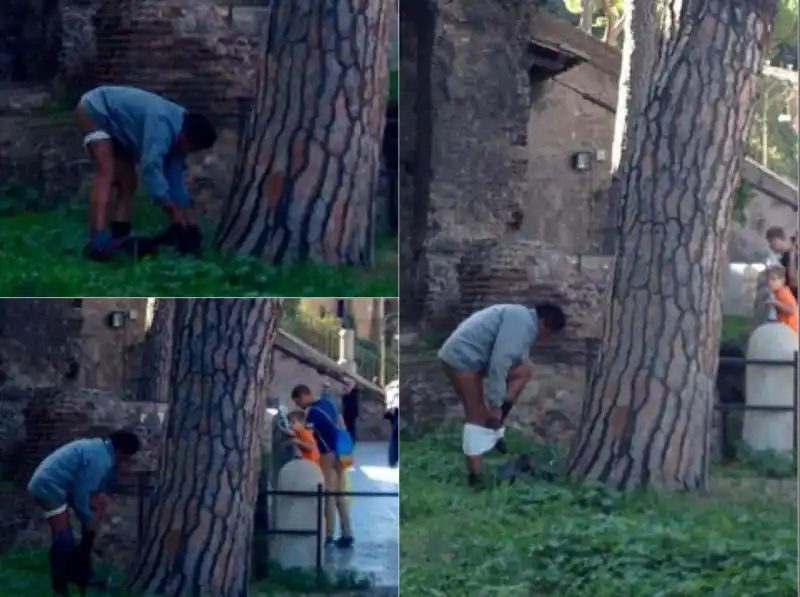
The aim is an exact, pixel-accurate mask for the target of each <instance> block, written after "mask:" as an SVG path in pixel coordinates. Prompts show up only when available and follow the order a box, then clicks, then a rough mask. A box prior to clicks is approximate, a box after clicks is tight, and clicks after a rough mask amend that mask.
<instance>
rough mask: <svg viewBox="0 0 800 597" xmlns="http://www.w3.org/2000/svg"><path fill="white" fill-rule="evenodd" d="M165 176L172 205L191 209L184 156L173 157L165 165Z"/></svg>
mask: <svg viewBox="0 0 800 597" xmlns="http://www.w3.org/2000/svg"><path fill="white" fill-rule="evenodd" d="M164 176H165V177H166V179H167V184H168V185H169V191H168V193H169V198H170V203H171V204H172V205H175V206H178V207H184V208H185V207H189V203H190V202H191V197H190V196H189V188H188V187H187V186H186V161H185V160H184V158H183V157H182V156H176V155H172V156H169V157H168V158H167V161H166V163H165V164H164Z"/></svg>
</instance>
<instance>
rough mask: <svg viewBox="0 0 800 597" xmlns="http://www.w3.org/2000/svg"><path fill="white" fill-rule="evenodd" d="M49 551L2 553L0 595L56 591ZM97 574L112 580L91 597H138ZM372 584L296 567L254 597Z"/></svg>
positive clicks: (102, 570)
mask: <svg viewBox="0 0 800 597" xmlns="http://www.w3.org/2000/svg"><path fill="white" fill-rule="evenodd" d="M47 561H48V556H47V552H46V551H45V550H35V549H34V550H14V551H9V552H6V553H4V554H0V597H20V596H25V597H46V596H48V595H51V594H52V590H51V589H50V576H49V574H50V573H49V569H48V564H47ZM96 575H97V577H98V578H103V579H105V580H106V581H107V583H108V586H109V588H108V590H103V591H101V590H98V589H89V590H88V591H87V595H88V597H134V595H133V594H132V593H130V592H129V591H126V590H125V589H123V588H119V587H123V586H124V585H125V578H124V575H122V574H120V572H119V571H117V570H114V569H113V568H109V567H102V566H97V569H96ZM368 588H369V583H368V582H366V581H364V580H361V579H356V578H348V577H342V578H340V579H334V580H329V581H327V580H324V579H323V580H319V579H317V578H316V576H315V575H314V574H310V573H307V572H298V571H293V570H274V571H273V572H272V574H271V576H270V580H269V581H264V582H259V583H255V584H254V585H253V587H252V595H253V597H261V596H266V595H288V594H293V593H300V594H304V595H309V596H310V595H335V594H337V593H339V594H340V593H344V592H347V593H348V594H353V593H359V592H362V591H365V590H367V589H368ZM72 591H73V593H72V594H77V591H76V590H75V589H74V587H73V588H72Z"/></svg>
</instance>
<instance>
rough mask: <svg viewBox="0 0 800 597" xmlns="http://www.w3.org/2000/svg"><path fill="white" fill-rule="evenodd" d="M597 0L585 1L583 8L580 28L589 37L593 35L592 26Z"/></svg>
mask: <svg viewBox="0 0 800 597" xmlns="http://www.w3.org/2000/svg"><path fill="white" fill-rule="evenodd" d="M596 2H597V0H583V4H582V6H581V8H582V9H583V10H582V11H581V20H580V22H579V23H578V27H580V29H581V30H582V31H584V32H586V33H588V34H589V35H591V34H592V25H593V24H594V8H595V3H596Z"/></svg>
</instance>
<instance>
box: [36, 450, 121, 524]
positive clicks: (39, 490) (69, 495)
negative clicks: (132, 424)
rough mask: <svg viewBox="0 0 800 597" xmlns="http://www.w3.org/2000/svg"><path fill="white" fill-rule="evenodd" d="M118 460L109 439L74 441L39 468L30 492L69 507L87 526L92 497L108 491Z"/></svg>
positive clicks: (56, 452) (40, 497)
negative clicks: (94, 494)
mask: <svg viewBox="0 0 800 597" xmlns="http://www.w3.org/2000/svg"><path fill="white" fill-rule="evenodd" d="M115 460H116V458H115V456H114V447H113V446H112V445H111V442H110V441H109V440H108V439H107V438H91V439H78V440H75V441H73V442H70V443H68V444H65V445H63V446H61V447H60V448H58V449H57V450H56V451H55V452H53V453H52V454H50V455H49V456H48V457H47V458H45V459H44V460H43V461H42V462H41V463H40V464H39V466H38V467H36V470H35V471H34V472H33V476H32V477H31V480H30V482H29V483H28V491H29V492H30V493H31V494H32V495H33V496H34V497H37V498H39V499H40V500H43V501H46V502H52V503H53V504H54V505H61V504H69V505H70V506H72V508H73V509H74V510H75V514H76V515H77V516H78V519H79V520H80V521H81V522H82V523H84V524H85V523H87V522H89V521H90V520H91V519H92V516H93V514H92V508H91V506H90V504H89V497H90V496H91V495H92V494H93V493H97V492H99V491H106V489H107V487H108V484H109V483H110V482H111V478H112V475H113V472H114V465H115Z"/></svg>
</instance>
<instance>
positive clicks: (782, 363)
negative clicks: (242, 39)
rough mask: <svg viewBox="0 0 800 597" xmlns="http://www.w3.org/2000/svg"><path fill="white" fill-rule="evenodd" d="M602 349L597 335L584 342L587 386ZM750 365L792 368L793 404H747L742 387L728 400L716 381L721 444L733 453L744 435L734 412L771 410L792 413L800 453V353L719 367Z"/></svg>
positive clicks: (729, 360)
mask: <svg viewBox="0 0 800 597" xmlns="http://www.w3.org/2000/svg"><path fill="white" fill-rule="evenodd" d="M599 349H600V340H598V339H597V338H588V339H586V343H585V350H586V372H585V373H586V380H585V381H586V387H587V388H588V387H589V383H590V381H591V375H592V368H593V367H594V365H595V363H596V362H597V356H598V352H599ZM748 365H755V366H759V365H761V366H765V367H792V369H793V373H794V375H793V380H792V393H793V398H792V405H791V406H788V405H785V404H748V403H747V401H746V397H745V392H744V388H743V387H742V388H740V390H741V391H740V392H739V394H740V395H739V396H737V397H736V398H735V399H733V400H730V399H727V400H726V399H725V397H724V396H722V395H720V394H722V393H723V392H722V391H721V388H720V387H719V379H718V380H717V388H716V389H717V390H718V392H717V394H718V398H717V400H715V402H714V410H715V411H716V412H719V413H720V414H721V420H720V446H721V449H722V452H723V455H725V454H733V453H734V452H735V450H736V446H735V445H734V444H735V443H736V440H738V439H741V438H732V437H731V436H732V435H733V434H732V428H731V427H732V426H731V421H730V415H731V413H744V412H748V411H749V412H772V413H793V414H794V417H793V422H792V425H793V433H792V449H793V453H794V454H797V447H798V437H797V432H798V392H799V391H800V390H798V385H797V384H798V380H799V379H800V374H799V372H798V352H797V351H796V352H795V353H794V358H793V359H787V360H772V359H748V358H746V357H741V356H720V359H719V366H720V368H722V367H726V368H729V369H736V368H738V369H744V368H745V367H747V366H748ZM741 383H742V384H744V376H742V379H741Z"/></svg>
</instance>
